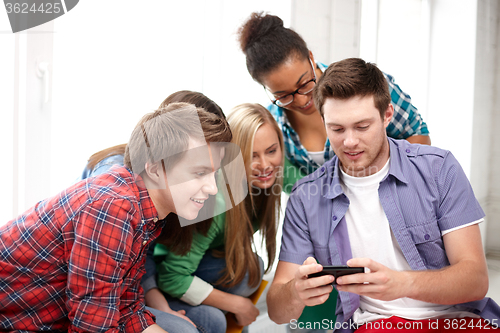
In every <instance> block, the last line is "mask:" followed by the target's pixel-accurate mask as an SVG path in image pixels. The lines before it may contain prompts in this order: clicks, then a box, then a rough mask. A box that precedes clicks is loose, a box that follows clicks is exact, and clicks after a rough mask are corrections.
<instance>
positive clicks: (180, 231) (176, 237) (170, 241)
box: [87, 90, 229, 255]
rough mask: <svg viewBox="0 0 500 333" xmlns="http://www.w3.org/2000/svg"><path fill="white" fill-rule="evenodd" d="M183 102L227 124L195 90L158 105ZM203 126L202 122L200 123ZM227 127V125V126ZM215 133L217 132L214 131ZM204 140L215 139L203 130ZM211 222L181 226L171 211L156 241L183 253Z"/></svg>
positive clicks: (111, 151)
mask: <svg viewBox="0 0 500 333" xmlns="http://www.w3.org/2000/svg"><path fill="white" fill-rule="evenodd" d="M176 102H184V103H190V104H193V105H195V106H196V107H201V108H203V109H205V110H206V111H208V112H209V113H211V114H214V115H216V116H218V117H219V118H220V119H222V121H223V123H225V124H227V122H226V120H225V119H226V116H225V115H224V112H223V111H222V109H221V108H220V106H219V105H217V103H215V102H214V101H212V100H211V99H210V98H208V97H207V96H205V95H204V94H202V93H200V92H196V91H190V90H181V91H177V92H175V93H173V94H171V95H169V96H168V97H167V98H166V99H165V100H164V101H163V102H162V103H161V104H160V106H159V109H164V108H166V107H167V106H168V105H169V104H171V103H176ZM202 126H203V124H202ZM227 128H229V126H227ZM215 134H217V133H215ZM205 139H206V141H208V142H210V141H215V140H216V139H215V138H214V137H213V135H211V134H209V133H208V131H207V132H205ZM126 146H127V145H126V144H121V145H117V146H113V147H110V148H106V149H104V150H101V151H99V152H97V153H95V154H93V155H92V156H91V157H90V158H89V161H88V163H87V168H89V169H93V168H94V167H95V165H96V164H97V163H99V162H100V161H102V160H103V159H105V158H106V157H109V156H113V155H120V154H125V148H126ZM211 224H212V219H207V220H204V221H201V222H198V223H195V224H190V225H187V226H184V227H181V225H180V223H179V218H178V216H177V215H176V214H174V213H171V214H169V215H168V216H167V217H166V223H165V226H164V227H163V230H162V233H161V234H160V236H159V237H158V238H157V242H158V243H160V244H163V245H165V246H166V247H167V248H168V249H169V251H171V252H173V253H175V254H178V255H185V254H187V253H188V252H189V250H190V249H191V244H192V241H193V235H194V234H195V233H201V234H202V235H206V234H207V232H208V230H209V229H210V226H211Z"/></svg>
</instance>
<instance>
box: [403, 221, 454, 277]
mask: <svg viewBox="0 0 500 333" xmlns="http://www.w3.org/2000/svg"><path fill="white" fill-rule="evenodd" d="M407 231H408V233H409V234H410V236H411V238H412V240H413V243H414V245H415V247H416V248H417V251H418V253H419V255H420V258H421V259H422V261H423V262H424V265H425V267H426V268H427V269H439V268H442V267H444V266H446V265H449V262H448V258H447V256H446V252H445V250H444V243H443V238H442V237H441V230H440V229H439V227H438V224H437V221H430V222H424V223H419V224H417V225H412V226H407Z"/></svg>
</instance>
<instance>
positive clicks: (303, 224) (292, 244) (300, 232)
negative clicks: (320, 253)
mask: <svg viewBox="0 0 500 333" xmlns="http://www.w3.org/2000/svg"><path fill="white" fill-rule="evenodd" d="M296 190H297V189H296V188H295V189H294V191H292V193H291V195H290V198H289V199H288V203H287V206H286V212H285V220H284V222H283V236H282V238H281V250H280V254H279V260H281V261H287V262H291V263H294V264H298V265H302V263H303V262H304V260H306V259H307V257H313V256H314V249H313V245H312V242H311V238H310V234H309V228H308V224H307V218H306V213H305V209H304V205H303V203H302V201H301V199H300V197H299V192H298V191H296Z"/></svg>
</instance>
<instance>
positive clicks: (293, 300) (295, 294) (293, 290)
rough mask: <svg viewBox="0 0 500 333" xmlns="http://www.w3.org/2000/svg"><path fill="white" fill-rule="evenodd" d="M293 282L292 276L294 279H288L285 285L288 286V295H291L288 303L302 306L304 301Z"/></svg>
mask: <svg viewBox="0 0 500 333" xmlns="http://www.w3.org/2000/svg"><path fill="white" fill-rule="evenodd" d="M295 283H296V281H295V278H294V279H292V280H290V281H289V282H288V283H287V284H286V285H285V287H286V288H288V290H289V292H290V295H292V297H291V299H290V301H291V304H290V305H293V306H303V307H304V306H305V303H304V301H303V300H302V298H300V296H299V292H298V291H297V288H296V285H295Z"/></svg>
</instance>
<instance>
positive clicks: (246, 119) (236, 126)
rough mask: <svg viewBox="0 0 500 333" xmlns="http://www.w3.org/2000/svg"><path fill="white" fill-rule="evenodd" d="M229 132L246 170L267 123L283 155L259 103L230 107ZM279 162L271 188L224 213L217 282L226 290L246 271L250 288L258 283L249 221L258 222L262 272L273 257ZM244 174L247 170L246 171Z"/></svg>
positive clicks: (253, 193)
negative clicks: (263, 247)
mask: <svg viewBox="0 0 500 333" xmlns="http://www.w3.org/2000/svg"><path fill="white" fill-rule="evenodd" d="M228 122H229V125H230V126H231V130H232V132H233V141H232V142H233V143H235V144H237V145H238V146H240V148H241V152H242V155H243V161H244V163H245V168H246V169H247V170H249V168H250V164H251V162H252V155H253V143H254V139H255V133H256V132H257V130H258V129H259V128H260V127H261V126H262V125H264V124H270V125H271V126H272V127H273V128H274V130H275V131H276V134H277V135H278V138H279V144H280V150H281V153H282V156H284V153H283V149H284V148H283V136H282V134H281V130H280V129H279V127H278V124H277V123H276V121H275V120H274V118H273V117H272V115H271V114H270V113H269V111H267V110H266V109H265V108H264V107H263V106H262V105H260V104H250V103H247V104H241V105H238V106H236V107H235V108H233V110H232V112H231V113H230V114H229V116H228ZM282 170H283V160H282V161H281V166H280V168H278V172H277V174H276V176H277V178H276V181H275V183H274V184H273V186H272V188H271V189H267V190H266V191H258V193H257V192H256V191H255V190H253V189H252V188H251V187H250V185H248V186H249V191H248V192H249V193H250V195H248V196H247V198H246V199H245V200H244V201H243V202H241V203H240V204H239V205H237V206H236V207H234V208H233V209H231V210H229V211H228V212H226V226H225V249H224V257H225V259H226V268H225V270H224V271H223V275H222V277H221V278H220V280H219V281H218V282H217V283H219V284H223V285H226V286H228V287H231V286H234V285H236V284H238V283H240V282H241V281H242V280H243V277H244V276H245V274H246V273H247V271H248V274H249V282H248V284H249V285H250V286H253V287H255V286H256V285H257V284H258V283H259V281H260V267H259V262H258V259H257V256H256V255H255V253H254V250H253V247H254V243H253V234H254V228H253V225H252V222H254V221H257V222H258V229H259V231H260V233H261V236H262V240H263V241H265V244H266V251H267V257H268V266H267V268H266V272H267V271H269V269H270V268H271V267H272V265H273V262H274V258H275V255H276V230H277V225H278V221H279V212H280V204H281V201H280V198H281V189H282V184H283V173H282ZM247 173H248V171H247Z"/></svg>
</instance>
